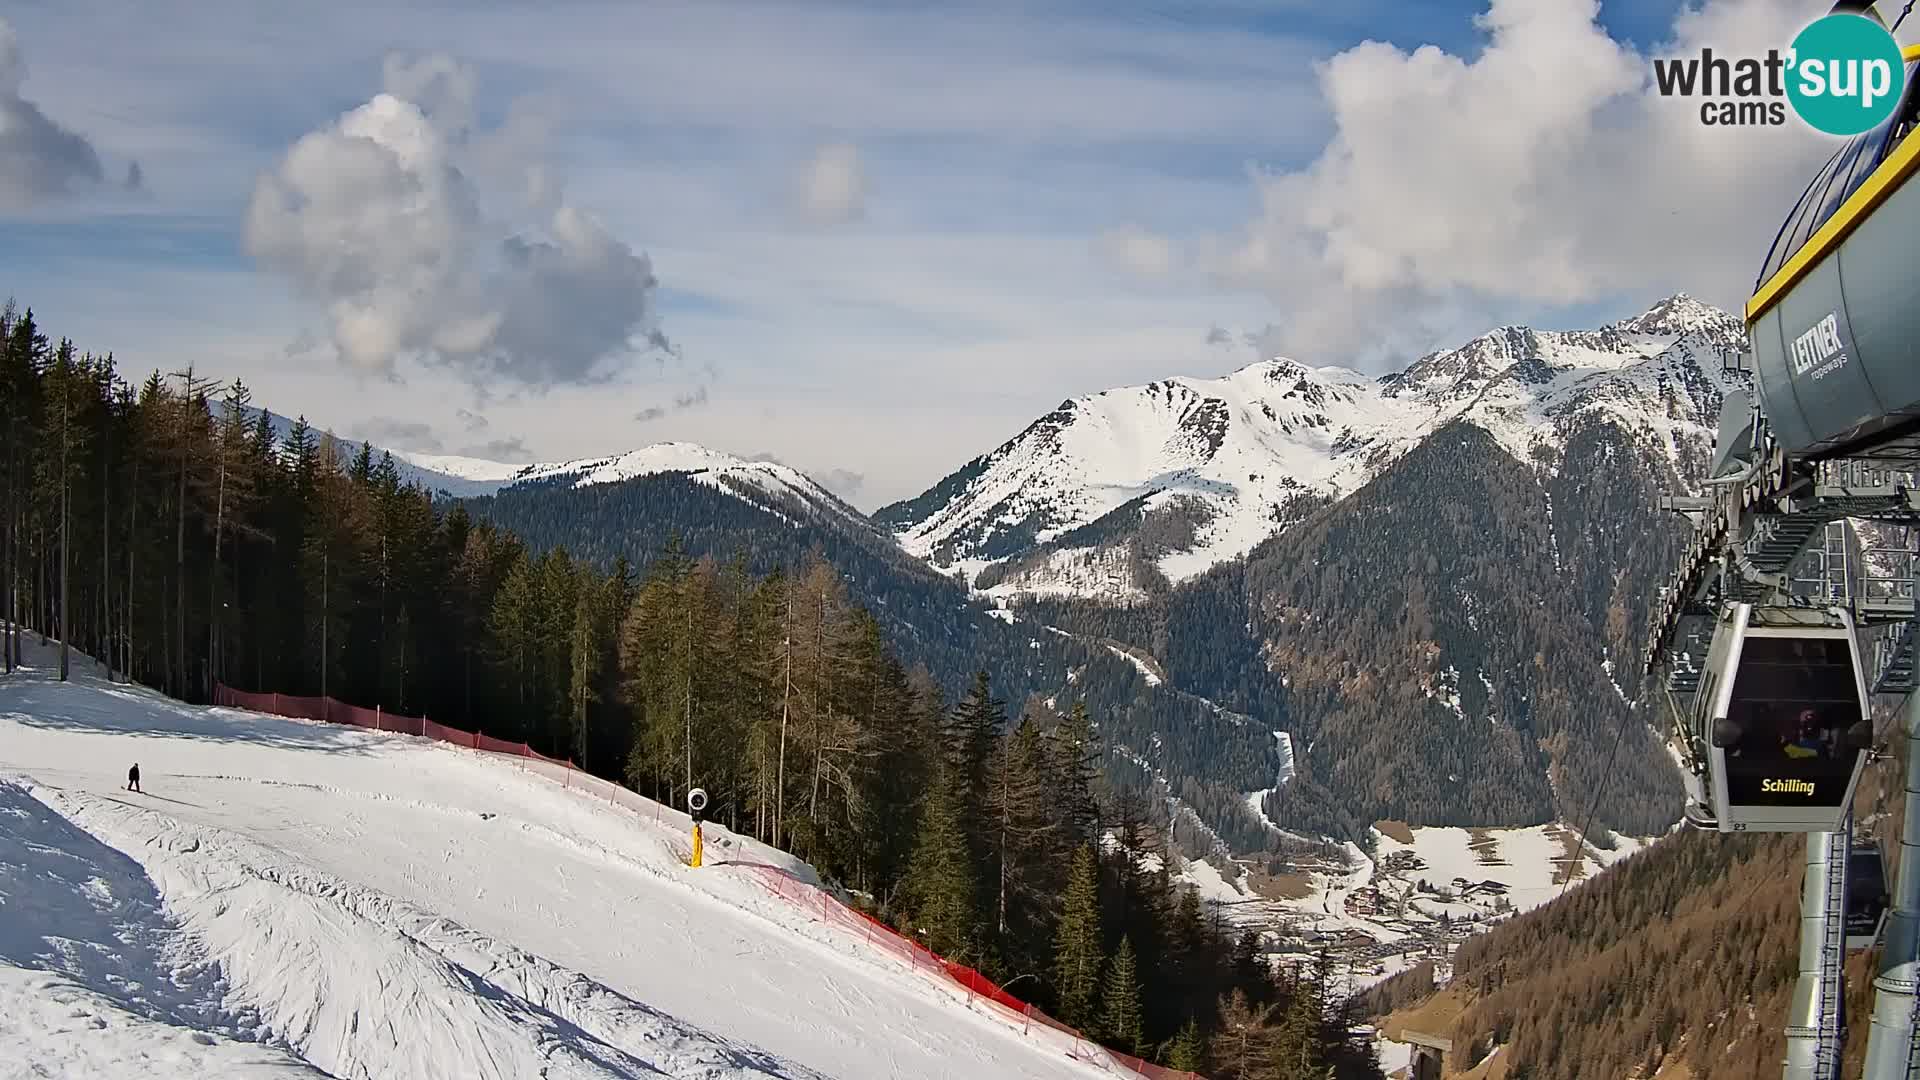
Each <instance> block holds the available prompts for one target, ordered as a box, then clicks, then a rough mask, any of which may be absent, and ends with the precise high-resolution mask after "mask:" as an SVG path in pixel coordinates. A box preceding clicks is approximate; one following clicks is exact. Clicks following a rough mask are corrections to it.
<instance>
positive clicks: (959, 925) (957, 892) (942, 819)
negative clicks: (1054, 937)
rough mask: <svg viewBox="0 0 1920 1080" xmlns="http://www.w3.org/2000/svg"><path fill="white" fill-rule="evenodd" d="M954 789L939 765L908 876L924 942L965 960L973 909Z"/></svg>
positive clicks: (964, 836)
mask: <svg viewBox="0 0 1920 1080" xmlns="http://www.w3.org/2000/svg"><path fill="white" fill-rule="evenodd" d="M958 789H959V782H958V780H957V779H956V778H955V777H954V776H953V774H952V772H951V770H949V769H942V770H941V772H940V774H939V775H938V776H937V777H936V778H935V780H934V783H933V789H932V790H931V791H929V792H928V793H927V800H926V803H925V805H924V806H923V807H922V809H921V813H920V837H919V842H918V843H917V844H916V845H915V847H914V852H913V862H912V865H911V868H910V869H909V871H908V880H909V888H910V893H911V895H912V898H913V907H914V915H915V922H916V923H918V925H919V927H920V929H921V930H923V931H925V933H926V941H927V947H928V948H930V949H932V950H933V951H934V952H936V953H939V954H940V955H941V956H944V957H946V958H947V959H949V960H960V961H963V962H964V961H965V960H967V959H970V958H971V954H972V952H973V947H974V944H975V940H976V939H975V934H974V929H975V926H976V924H977V922H978V918H977V911H978V909H977V908H976V907H975V906H974V895H975V883H974V877H973V863H972V861H971V860H970V859H969V858H968V856H967V834H966V830H965V829H963V828H962V827H961V823H960V822H961V816H962V814H963V813H964V812H965V810H964V807H962V806H961V804H960V800H959V791H958Z"/></svg>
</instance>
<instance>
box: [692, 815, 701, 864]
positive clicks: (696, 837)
mask: <svg viewBox="0 0 1920 1080" xmlns="http://www.w3.org/2000/svg"><path fill="white" fill-rule="evenodd" d="M701 847H702V842H701V839H700V823H699V822H697V821H696V822H694V823H693V861H692V863H690V864H689V865H692V866H699V865H700V848H701Z"/></svg>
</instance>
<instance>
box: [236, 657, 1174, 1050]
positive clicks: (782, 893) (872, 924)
mask: <svg viewBox="0 0 1920 1080" xmlns="http://www.w3.org/2000/svg"><path fill="white" fill-rule="evenodd" d="M213 703H214V704H215V705H218V706H223V707H226V708H233V709H246V710H248V711H249V712H259V713H267V714H270V715H274V716H291V717H298V718H300V719H305V720H318V721H322V722H325V723H333V724H351V725H353V726H354V727H363V728H369V729H372V730H375V731H392V732H397V733H400V734H403V735H413V736H418V737H422V738H428V739H435V740H438V741H440V742H445V743H452V744H453V745H455V746H465V747H469V748H471V749H475V750H484V751H487V752H488V753H494V754H504V755H507V756H509V757H517V758H526V759H529V760H531V761H535V762H539V763H541V764H544V765H549V766H559V768H558V769H557V770H549V769H536V771H539V772H542V773H544V774H548V775H552V774H553V773H555V772H557V773H558V774H559V775H558V776H556V777H555V778H556V779H559V780H561V781H562V782H563V783H565V784H566V785H567V786H569V787H581V788H592V789H597V790H599V791H600V793H601V794H603V795H605V796H606V798H607V800H608V801H609V802H612V803H616V804H620V805H624V806H626V807H628V808H629V809H634V810H640V811H643V812H644V811H646V810H648V809H651V811H652V816H653V817H654V818H655V820H658V819H659V818H660V816H661V813H660V810H661V807H660V804H659V803H657V802H654V801H653V800H652V799H648V798H646V797H644V796H642V795H640V794H638V793H636V792H632V791H629V790H627V789H626V788H623V787H620V786H619V785H617V784H614V783H611V782H609V781H606V780H602V779H600V778H599V777H596V776H592V775H590V774H587V773H583V772H580V771H579V767H578V766H576V765H575V764H574V763H573V762H572V761H568V760H563V759H560V758H550V757H547V756H546V755H544V754H541V753H539V752H537V751H535V750H534V749H533V748H532V747H530V746H528V745H527V744H526V743H516V742H508V741H506V740H505V739H495V738H493V737H491V736H487V735H480V734H476V733H474V732H471V731H462V730H460V729H459V728H453V727H447V726H446V725H445V724H436V723H434V722H433V721H432V720H429V719H427V718H426V717H424V716H398V715H395V714H393V713H390V712H384V711H382V710H380V709H377V708H376V709H363V708H360V707H359V706H356V705H348V704H346V703H345V702H341V701H335V700H334V699H332V698H327V697H294V696H293V695H290V694H251V693H247V692H246V691H244V690H235V689H233V688H232V687H230V686H222V685H218V684H216V685H215V686H214V691H213ZM728 865H732V866H737V867H739V868H741V869H743V870H745V871H747V872H748V873H750V874H752V875H753V876H754V879H755V880H757V881H758V882H760V884H761V885H763V886H765V887H766V889H767V890H768V891H769V892H771V893H773V894H774V895H776V896H779V897H781V898H782V899H784V900H786V901H788V902H789V903H792V904H793V905H794V906H795V907H798V908H799V909H801V910H802V911H805V912H807V913H809V914H814V913H817V914H818V915H819V917H820V919H821V920H822V921H823V922H826V923H827V924H829V925H833V926H838V927H840V928H842V929H845V930H848V931H851V932H854V933H858V934H859V935H860V936H861V937H862V938H864V939H865V941H866V943H867V945H868V946H869V947H870V948H873V949H876V950H879V951H882V952H886V953H889V954H891V955H893V956H895V957H896V958H898V959H901V960H904V961H905V962H906V963H907V965H908V966H909V967H910V968H912V969H913V970H915V971H919V972H925V973H926V974H927V975H928V976H929V977H933V978H938V979H941V980H943V982H945V983H946V984H949V985H954V986H958V987H960V989H961V990H962V991H963V992H964V1000H965V1002H966V1004H967V1006H968V1007H969V1008H974V1007H978V1008H981V1009H983V1010H985V1011H987V1012H991V1013H994V1014H996V1015H999V1016H1000V1017H1001V1018H1002V1019H1004V1020H1006V1021H1007V1022H1009V1023H1011V1024H1015V1025H1017V1026H1019V1028H1020V1031H1021V1033H1022V1034H1027V1033H1029V1032H1031V1031H1032V1029H1033V1025H1036V1024H1037V1025H1039V1026H1041V1027H1044V1028H1051V1029H1052V1030H1054V1031H1057V1032H1060V1033H1061V1034H1063V1035H1067V1036H1069V1037H1071V1038H1072V1039H1073V1050H1072V1051H1071V1053H1070V1055H1069V1056H1071V1057H1073V1058H1076V1059H1078V1060H1082V1061H1087V1062H1089V1063H1093V1064H1098V1065H1102V1066H1106V1065H1113V1066H1118V1067H1119V1068H1121V1069H1125V1070H1126V1071H1128V1072H1131V1073H1134V1074H1135V1075H1138V1076H1144V1077H1147V1078H1149V1080H1205V1078H1204V1077H1202V1076H1200V1075H1199V1074H1197V1073H1190V1072H1182V1071H1180V1070H1178V1069H1169V1068H1167V1067H1166V1066H1164V1065H1155V1064H1153V1063H1152V1062H1150V1061H1143V1060H1142V1059H1140V1058H1137V1057H1134V1056H1132V1055H1130V1054H1122V1053H1120V1052H1119V1051H1117V1050H1110V1049H1108V1048H1106V1047H1104V1046H1101V1045H1100V1044H1099V1043H1098V1042H1096V1041H1094V1040H1092V1039H1089V1038H1087V1037H1086V1036H1085V1035H1082V1034H1081V1033H1080V1032H1078V1031H1076V1030H1074V1029H1073V1028H1070V1027H1068V1026H1067V1025H1065V1024H1062V1023H1061V1022H1060V1021H1058V1020H1055V1019H1054V1018H1052V1017H1050V1016H1048V1015H1047V1014H1046V1013H1043V1012H1041V1011H1040V1010H1039V1009H1036V1008H1034V1007H1033V1006H1032V1005H1030V1004H1028V1003H1027V1002H1024V1001H1022V1000H1020V999H1019V998H1017V997H1014V996H1013V995H1012V994H1009V993H1007V991H1006V990H1005V989H1004V988H1002V987H1000V986H998V985H996V984H995V983H994V982H993V980H991V979H989V978H987V977H986V976H985V975H982V974H980V973H979V972H978V971H975V970H974V969H972V968H970V967H967V966H966V965H964V964H958V963H954V962H953V961H950V960H946V959H943V958H942V957H940V956H939V955H937V954H936V953H934V952H933V951H932V950H931V949H928V948H927V947H926V946H924V945H921V944H919V943H918V942H915V941H911V940H909V939H907V938H906V937H903V936H902V935H901V934H899V933H898V932H896V931H895V930H894V929H893V928H892V927H890V926H888V925H887V924H885V923H883V922H881V921H880V920H878V919H875V918H873V917H872V916H870V915H868V914H866V913H865V912H862V911H856V910H855V909H853V908H850V907H848V906H847V905H845V904H843V903H841V902H840V901H839V900H837V899H835V898H834V896H833V894H832V893H829V892H827V891H826V890H825V889H822V888H820V887H819V886H817V885H809V884H807V883H806V882H804V881H801V880H800V879H799V878H797V877H794V876H793V875H792V874H790V873H788V872H787V871H785V870H782V869H780V868H779V867H776V866H769V865H767V864H765V863H751V862H732V863H730V864H728Z"/></svg>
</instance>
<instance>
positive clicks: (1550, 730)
mask: <svg viewBox="0 0 1920 1080" xmlns="http://www.w3.org/2000/svg"><path fill="white" fill-rule="evenodd" d="M1634 446H1635V439H1634V436H1633V434H1632V433H1631V432H1629V431H1626V430H1624V429H1622V428H1619V427H1617V426H1614V425H1611V424H1608V423H1606V422H1602V421H1594V422H1591V423H1590V424H1589V425H1587V426H1585V427H1584V428H1583V429H1582V430H1580V431H1579V432H1577V433H1576V434H1575V436H1574V437H1573V438H1571V439H1569V441H1568V444H1567V447H1566V450H1565V458H1564V460H1562V461H1561V462H1559V463H1558V464H1559V468H1558V469H1557V470H1555V471H1549V470H1546V469H1544V468H1542V467H1541V464H1542V463H1522V462H1519V461H1517V460H1515V459H1514V458H1513V457H1512V456H1511V455H1510V454H1508V453H1506V452H1505V451H1504V450H1503V449H1502V448H1501V447H1500V446H1499V445H1498V444H1497V443H1496V442H1495V441H1494V440H1493V439H1492V437H1490V436H1489V435H1488V434H1487V433H1486V432H1485V431H1484V430H1483V429H1481V428H1480V427H1478V426H1476V425H1473V424H1471V423H1467V422H1463V421H1462V422H1455V423H1454V424H1451V425H1449V426H1448V427H1446V428H1444V429H1442V430H1441V431H1439V432H1437V433H1435V434H1434V435H1433V436H1432V437H1431V438H1429V439H1428V440H1427V441H1426V442H1424V443H1422V444H1421V445H1420V446H1419V447H1417V448H1416V449H1414V450H1412V451H1410V452H1409V453H1408V454H1407V455H1406V456H1405V457H1403V458H1401V459H1400V460H1399V461H1398V462H1396V463H1395V464H1394V465H1392V466H1391V467H1389V468H1388V469H1387V470H1385V471H1384V472H1383V473H1382V474H1381V475H1380V476H1379V477H1378V478H1377V479H1375V480H1374V481H1373V482H1372V483H1370V484H1369V485H1367V486H1366V487H1364V488H1362V489H1361V490H1359V491H1358V492H1355V493H1354V494H1352V495H1350V496H1348V497H1347V498H1346V499H1344V500H1341V501H1340V502H1338V503H1333V504H1331V505H1328V506H1325V507H1323V508H1322V509H1320V510H1319V511H1317V512H1315V513H1314V514H1312V515H1311V516H1309V517H1308V518H1307V519H1306V520H1305V521H1304V522H1302V523H1301V524H1300V525H1298V526H1296V527H1294V528H1293V529H1291V530H1289V531H1288V532H1286V533H1283V534H1281V535H1280V536H1278V537H1276V538H1275V539H1273V540H1270V541H1268V542H1267V543H1265V544H1263V545H1261V547H1259V548H1258V549H1256V550H1255V551H1254V552H1253V554H1252V555H1251V556H1249V557H1248V558H1247V560H1246V561H1245V562H1244V563H1235V564H1228V565H1224V566H1221V567H1217V568H1215V569H1214V570H1212V571H1210V572H1208V573H1207V574H1205V575H1203V576H1202V577H1200V578H1198V579H1196V580H1194V581H1192V582H1190V583H1187V584H1185V585H1182V586H1181V587H1180V588H1178V589H1176V590H1174V591H1173V593H1172V594H1171V595H1170V596H1169V597H1167V598H1166V599H1165V600H1164V601H1161V602H1157V603H1154V604H1148V605H1138V606H1135V607H1132V608H1111V607H1106V606H1104V605H1100V604H1097V603H1093V602H1088V601H1077V602H1053V603H1046V604H1039V605H1036V606H1035V607H1034V608H1033V609H1032V610H1033V611H1035V612H1036V614H1037V615H1038V617H1041V618H1045V619H1047V620H1049V621H1052V622H1055V623H1057V624H1058V625H1061V626H1066V627H1069V628H1072V629H1075V630H1081V631H1085V632H1089V633H1098V634H1103V635H1106V636H1109V637H1113V638H1117V639H1120V640H1123V641H1128V642H1133V643H1137V644H1140V645H1141V646H1143V647H1145V648H1147V649H1149V650H1150V651H1151V652H1152V653H1153V655H1154V656H1155V657H1156V658H1157V659H1158V660H1159V661H1160V663H1161V664H1162V665H1164V667H1165V669H1166V671H1167V676H1168V678H1169V680H1170V681H1171V682H1172V683H1173V684H1174V685H1176V686H1179V687H1183V688H1186V689H1189V690H1192V691H1193V692H1195V693H1199V694H1204V695H1206V696H1208V697H1209V698H1211V699H1212V700H1214V701H1217V702H1219V703H1220V704H1221V705H1223V706H1225V707H1226V708H1229V709H1233V710H1236V711H1239V712H1244V713H1248V714H1252V715H1254V716H1258V717H1261V718H1263V719H1267V718H1274V719H1276V722H1275V723H1274V724H1273V726H1274V727H1275V728H1281V727H1285V728H1287V729H1288V730H1290V731H1291V732H1292V734H1293V737H1294V744H1295V746H1296V747H1299V748H1301V749H1302V751H1303V752H1301V753H1300V754H1299V755H1298V757H1297V759H1296V766H1297V768H1298V770H1299V771H1298V773H1297V775H1296V778H1295V780H1293V781H1292V782H1290V783H1289V784H1287V785H1286V786H1285V787H1284V788H1282V789H1281V790H1280V791H1279V792H1277V793H1276V794H1275V795H1273V796H1270V797H1269V799H1268V802H1267V811H1268V813H1269V815H1271V816H1272V817H1273V818H1274V820H1275V821H1277V822H1279V823H1280V824H1281V825H1283V826H1284V827H1289V828H1296V829H1300V830H1303V831H1312V832H1323V833H1326V834H1328V835H1333V836H1345V837H1348V838H1352V839H1356V840H1357V839H1358V838H1359V837H1360V836H1361V835H1363V834H1364V831H1365V829H1364V825H1365V823H1367V822H1370V821H1373V820H1377V819H1380V818H1391V819H1397V820H1407V821H1418V822H1421V823H1427V824H1441V825H1474V826H1484V825H1501V824H1513V825H1520V824H1530V823H1534V822H1539V821H1546V820H1552V819H1555V818H1558V819H1559V820H1564V821H1571V822H1575V823H1576V824H1577V823H1581V822H1583V821H1584V820H1585V819H1586V816H1587V814H1588V812H1589V811H1590V810H1593V809H1594V808H1595V806H1596V797H1598V798H1597V810H1596V811H1595V812H1594V822H1595V824H1596V825H1604V826H1606V827H1608V828H1612V829H1614V830H1617V831H1619V832H1623V833H1628V834H1632V835H1648V834H1652V833H1658V832H1660V831H1663V830H1664V829H1665V828H1666V827H1667V826H1668V825H1670V824H1671V823H1672V822H1673V821H1674V820H1676V819H1677V817H1678V815H1679V809H1680V794H1679V792H1680V783H1679V777H1678V774H1677V773H1676V771H1675V770H1674V768H1673V766H1672V763H1671V760H1670V759H1669V758H1668V757H1667V755H1666V754H1665V752H1664V751H1662V750H1661V749H1660V748H1659V746H1658V743H1657V741H1656V739H1655V738H1654V736H1653V734H1652V733H1651V731H1650V730H1649V728H1648V727H1647V721H1646V718H1645V716H1644V715H1643V714H1642V713H1641V712H1640V711H1636V710H1633V709H1630V708H1629V705H1628V701H1627V698H1628V696H1629V695H1632V694H1634V693H1635V692H1636V691H1637V690H1638V689H1639V688H1638V686H1636V685H1633V684H1631V683H1630V682H1627V681H1626V680H1628V679H1629V674H1628V671H1629V670H1630V669H1631V664H1629V663H1628V661H1629V660H1630V658H1631V657H1633V656H1634V652H1633V651H1632V647H1635V642H1636V641H1637V634H1638V632H1639V630H1638V628H1640V627H1642V626H1644V625H1645V618H1646V610H1647V607H1646V605H1647V603H1648V599H1647V598H1648V597H1651V596H1652V595H1654V589H1655V585H1656V584H1657V582H1658V580H1659V574H1660V573H1662V572H1664V569H1665V567H1666V565H1667V560H1669V559H1671V558H1672V557H1673V554H1672V553H1673V551H1675V550H1677V547H1676V546H1675V545H1677V544H1678V542H1679V538H1680V536H1681V535H1682V533H1681V529H1680V526H1683V525H1684V524H1685V522H1684V521H1681V520H1680V519H1678V518H1677V517H1674V518H1673V519H1672V520H1667V519H1664V518H1661V517H1659V516H1658V513H1657V511H1656V510H1655V509H1654V507H1655V506H1657V494H1658V492H1659V491H1660V490H1661V487H1660V485H1661V483H1662V482H1663V481H1664V480H1665V479H1666V478H1665V477H1664V476H1662V475H1661V473H1660V472H1658V471H1656V469H1655V468H1654V467H1652V465H1651V464H1650V463H1649V459H1648V457H1647V456H1645V455H1640V454H1636V453H1634V452H1633V448H1634ZM1623 450H1624V451H1625V452H1623ZM1616 672H1617V673H1618V679H1619V680H1621V681H1620V682H1616V681H1615V673H1616ZM1616 740H1621V749H1620V751H1619V753H1618V756H1617V761H1615V763H1614V766H1613V768H1612V770H1611V776H1610V779H1608V781H1607V783H1606V784H1605V786H1604V789H1602V787H1601V785H1599V783H1598V781H1599V779H1600V777H1602V776H1606V775H1609V773H1608V768H1607V766H1608V762H1609V759H1610V758H1612V757H1613V750H1612V748H1613V744H1614V743H1615V741H1616ZM1269 783H1270V781H1269ZM1260 786H1266V785H1264V784H1263V785H1260Z"/></svg>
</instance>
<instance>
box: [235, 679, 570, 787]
mask: <svg viewBox="0 0 1920 1080" xmlns="http://www.w3.org/2000/svg"><path fill="white" fill-rule="evenodd" d="M213 703H214V704H215V705H221V706H225V707H227V708H230V709H246V710H247V711H248V712H258V713H268V714H270V715H273V716H292V717H297V718H299V719H302V720H319V721H322V722H324V723H329V724H351V725H352V726H354V727H362V728H368V729H370V730H373V731H393V732H398V733H400V734H402V735H415V736H419V737H420V738H424V739H436V740H438V741H440V742H447V743H453V744H454V745H455V746H465V747H470V748H472V749H474V750H485V751H487V752H488V753H492V754H505V755H507V756H509V757H518V758H532V759H535V760H538V761H545V762H548V763H550V764H554V765H564V766H566V768H567V769H568V770H574V769H577V768H578V766H576V765H575V764H574V763H573V762H571V761H565V760H562V759H560V758H550V757H547V756H546V755H544V754H541V753H539V752H538V751H536V750H534V748H533V747H531V746H528V745H527V744H526V743H517V742H508V741H506V740H505V739H495V738H492V737H491V736H487V735H481V734H477V733H475V732H472V731H461V730H460V729H459V728H453V727H448V726H446V725H445V724H436V723H434V722H433V721H431V720H429V719H427V718H426V717H424V716H401V715H399V714H397V713H390V712H386V711H383V710H381V709H380V708H378V707H375V708H372V709H363V708H361V707H360V706H358V705H349V704H347V703H346V702H344V701H335V700H334V699H332V698H330V697H295V696H293V695H292V694H250V693H248V692H246V691H245V690H235V689H234V688H233V687H231V686H222V685H220V684H218V683H216V684H215V685H214V688H213Z"/></svg>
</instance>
